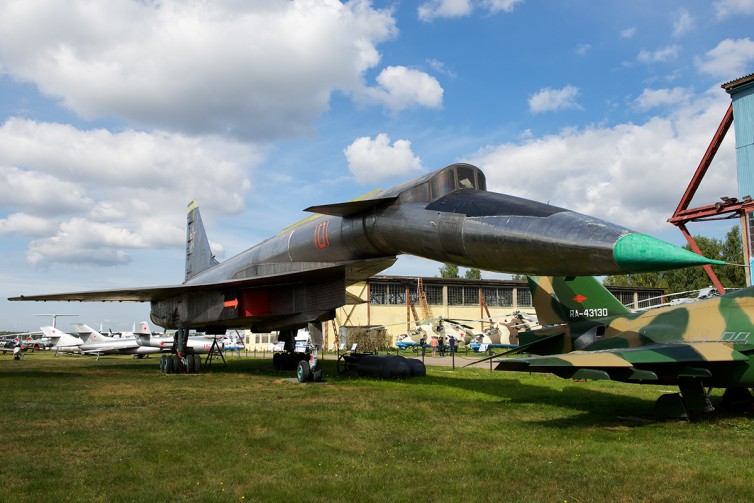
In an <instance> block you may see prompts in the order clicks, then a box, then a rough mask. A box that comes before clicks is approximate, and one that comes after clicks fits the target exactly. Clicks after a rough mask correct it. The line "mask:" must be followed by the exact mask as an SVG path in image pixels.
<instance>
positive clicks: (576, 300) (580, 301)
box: [571, 294, 588, 304]
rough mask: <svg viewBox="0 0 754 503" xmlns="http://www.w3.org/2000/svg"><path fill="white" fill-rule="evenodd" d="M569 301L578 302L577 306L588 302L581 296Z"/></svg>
mask: <svg viewBox="0 0 754 503" xmlns="http://www.w3.org/2000/svg"><path fill="white" fill-rule="evenodd" d="M571 300H573V301H575V302H578V303H579V304H581V303H582V302H584V301H585V300H588V299H587V298H586V297H584V296H583V295H581V294H578V295H577V296H575V297H574V298H572V299H571Z"/></svg>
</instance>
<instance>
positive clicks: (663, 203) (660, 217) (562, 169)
mask: <svg viewBox="0 0 754 503" xmlns="http://www.w3.org/2000/svg"><path fill="white" fill-rule="evenodd" d="M728 105H729V99H728V98H727V95H725V93H722V92H720V90H719V89H717V88H715V89H714V90H713V91H711V92H710V93H709V94H708V95H705V96H701V97H699V98H698V99H695V100H689V101H688V102H685V103H684V104H683V105H682V106H679V107H676V108H674V109H673V113H672V115H670V116H669V117H654V118H651V119H649V120H648V121H647V122H645V123H644V124H637V125H634V124H621V125H617V126H613V127H604V128H603V127H598V126H593V127H587V128H583V129H567V130H563V131H562V132H560V133H559V134H557V135H550V136H546V137H541V138H524V139H522V140H521V141H520V142H519V143H508V144H503V145H495V146H490V147H488V148H485V149H483V150H480V151H479V152H477V153H476V154H475V155H473V156H471V159H470V161H471V162H473V163H475V164H477V165H478V166H479V167H480V168H482V169H483V170H484V171H485V173H486V175H487V184H488V188H489V189H490V190H494V191H499V192H507V193H513V194H515V195H519V196H522V197H528V198H532V199H537V200H540V201H550V202H551V203H552V204H554V205H557V206H562V207H565V208H569V209H573V210H575V211H579V212H582V213H586V214H589V215H594V216H596V217H600V218H603V219H605V220H608V221H611V222H615V223H618V224H622V225H626V226H628V227H631V228H634V229H636V230H639V231H642V232H658V231H661V230H668V228H669V225H670V224H668V223H667V222H666V220H667V218H669V217H670V216H671V215H672V212H673V210H674V209H675V207H676V205H677V203H678V201H679V200H680V197H681V195H682V194H683V191H684V190H685V187H686V184H687V183H688V181H689V180H690V179H691V176H692V174H693V173H694V171H695V169H696V167H697V165H698V164H699V161H700V159H701V157H702V155H703V154H704V151H705V149H706V147H707V145H708V144H709V141H710V139H711V137H712V134H713V133H714V131H715V130H716V128H717V126H718V125H719V123H720V120H721V119H722V117H723V115H724V113H725V110H726V108H727V107H728ZM732 136H733V135H730V134H729V135H728V137H727V138H726V140H725V142H724V144H723V146H722V147H721V149H720V150H719V151H718V154H717V156H716V158H715V161H714V163H713V167H712V168H711V169H710V170H709V172H708V173H707V176H706V178H705V180H704V182H703V183H702V184H701V186H700V189H699V193H698V196H697V199H699V200H700V201H703V203H701V204H710V203H711V202H714V201H716V200H717V199H718V198H719V197H720V196H721V195H725V194H729V195H734V194H735V193H736V191H737V187H736V182H735V178H736V177H735V171H736V161H735V148H734V144H733V138H732Z"/></svg>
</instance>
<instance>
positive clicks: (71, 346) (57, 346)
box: [41, 327, 84, 353]
mask: <svg viewBox="0 0 754 503" xmlns="http://www.w3.org/2000/svg"><path fill="white" fill-rule="evenodd" d="M41 330H42V333H43V334H44V336H45V337H46V338H47V339H49V340H50V341H51V342H52V346H51V347H50V349H51V350H53V351H55V352H56V353H60V352H68V353H80V352H81V345H82V344H83V343H84V341H83V340H82V339H81V337H76V336H74V335H71V334H69V333H66V332H63V331H62V330H59V329H57V328H54V327H42V328H41Z"/></svg>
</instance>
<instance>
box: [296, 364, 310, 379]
mask: <svg viewBox="0 0 754 503" xmlns="http://www.w3.org/2000/svg"><path fill="white" fill-rule="evenodd" d="M296 377H298V382H306V381H308V380H309V379H311V377H312V369H311V367H309V361H308V360H301V361H300V362H298V368H296Z"/></svg>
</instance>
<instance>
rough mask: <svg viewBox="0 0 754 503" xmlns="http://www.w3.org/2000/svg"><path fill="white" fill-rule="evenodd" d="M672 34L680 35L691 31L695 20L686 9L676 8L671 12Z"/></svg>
mask: <svg viewBox="0 0 754 503" xmlns="http://www.w3.org/2000/svg"><path fill="white" fill-rule="evenodd" d="M673 17H674V19H673V36H674V37H680V36H682V35H685V34H686V33H688V32H689V31H691V30H692V29H693V28H694V26H695V24H696V22H695V21H694V16H692V15H691V13H690V12H689V11H688V10H686V9H678V10H677V11H675V12H674V13H673Z"/></svg>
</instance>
